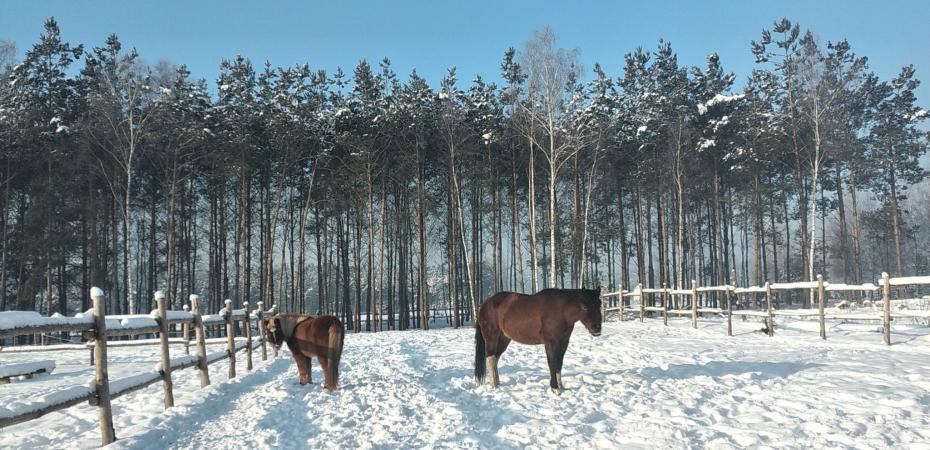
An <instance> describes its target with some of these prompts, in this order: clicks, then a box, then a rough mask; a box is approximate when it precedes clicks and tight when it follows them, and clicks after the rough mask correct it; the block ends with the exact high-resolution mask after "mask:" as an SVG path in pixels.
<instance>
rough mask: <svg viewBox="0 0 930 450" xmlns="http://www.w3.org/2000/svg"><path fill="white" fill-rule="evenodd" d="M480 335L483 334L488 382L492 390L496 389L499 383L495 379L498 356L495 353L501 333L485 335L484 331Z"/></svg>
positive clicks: (492, 332)
mask: <svg viewBox="0 0 930 450" xmlns="http://www.w3.org/2000/svg"><path fill="white" fill-rule="evenodd" d="M482 334H484V348H485V354H486V355H487V357H486V358H487V365H488V375H489V377H488V378H490V380H489V382H490V383H491V387H492V388H496V387H497V385H498V384H499V382H500V380H499V379H498V378H497V359H498V356H499V355H498V353H497V346H498V343H499V342H500V339H501V338H502V337H503V333H501V332H500V330H493V331H491V332H489V333H485V330H482Z"/></svg>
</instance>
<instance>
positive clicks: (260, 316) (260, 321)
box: [258, 302, 268, 361]
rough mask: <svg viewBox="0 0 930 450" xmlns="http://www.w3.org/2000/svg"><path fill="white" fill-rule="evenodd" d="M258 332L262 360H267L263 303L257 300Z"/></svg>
mask: <svg viewBox="0 0 930 450" xmlns="http://www.w3.org/2000/svg"><path fill="white" fill-rule="evenodd" d="M258 334H259V337H260V338H261V339H262V361H267V360H268V348H267V347H266V346H265V303H264V302H258Z"/></svg>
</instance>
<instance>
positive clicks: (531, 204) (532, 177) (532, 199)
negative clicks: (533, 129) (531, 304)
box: [527, 139, 538, 292]
mask: <svg viewBox="0 0 930 450" xmlns="http://www.w3.org/2000/svg"><path fill="white" fill-rule="evenodd" d="M528 187H529V192H528V194H527V200H528V206H527V209H529V211H528V213H529V216H530V277H531V280H530V285H531V286H532V288H533V292H536V291H537V290H538V285H537V284H536V283H537V276H536V268H537V267H538V263H537V259H536V155H535V153H534V146H533V141H532V139H531V140H530V157H529V186H528Z"/></svg>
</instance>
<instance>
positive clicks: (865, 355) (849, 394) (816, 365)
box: [0, 318, 930, 449]
mask: <svg viewBox="0 0 930 450" xmlns="http://www.w3.org/2000/svg"><path fill="white" fill-rule="evenodd" d="M784 323H785V322H779V324H784ZM759 327H760V323H759V322H751V321H750V322H743V321H738V320H735V321H734V328H735V331H736V333H737V335H736V336H735V337H727V336H726V335H725V324H724V323H723V322H714V321H710V320H702V322H701V328H700V329H699V330H692V329H691V328H690V327H689V319H686V318H684V319H674V320H671V321H670V326H669V327H664V326H662V324H661V321H658V320H647V321H646V323H640V322H639V321H627V322H623V323H617V322H611V323H605V325H604V333H603V335H602V336H601V337H598V338H595V337H592V336H590V335H588V334H587V332H586V331H584V329H583V328H582V327H581V326H578V327H576V329H575V334H574V336H573V338H572V342H571V345H570V346H569V350H568V353H567V355H566V358H565V367H564V369H563V378H564V381H565V385H566V389H567V390H566V391H565V392H564V393H563V394H562V395H561V396H556V395H554V394H551V393H549V391H548V375H547V371H546V363H545V355H544V352H543V349H542V348H541V347H527V346H521V345H518V344H512V345H511V347H510V349H509V350H508V351H507V353H505V354H504V356H503V358H502V360H501V369H500V373H501V382H502V385H501V387H500V388H499V389H497V390H491V389H489V388H487V387H482V388H478V389H476V388H475V385H474V381H473V379H472V370H473V368H472V362H473V359H474V356H473V355H474V353H473V352H474V341H473V339H474V331H473V329H471V328H467V329H461V330H451V329H441V330H434V331H428V332H423V331H404V332H384V333H377V334H365V333H363V334H357V335H356V334H350V335H349V336H347V338H346V342H345V348H346V350H345V354H344V356H343V363H342V374H341V386H340V389H339V390H337V391H336V392H334V393H328V392H326V391H325V390H323V389H322V386H321V381H322V373H321V372H320V369H319V367H318V366H317V365H316V364H315V363H314V371H313V377H314V382H315V384H313V385H310V386H300V385H298V384H297V374H296V369H295V367H294V365H293V363H292V362H291V359H290V357H289V355H288V354H287V353H286V352H285V353H283V354H282V355H281V356H280V357H279V359H277V360H273V361H271V360H269V362H267V363H264V364H262V363H258V364H256V369H255V370H254V371H253V372H252V373H250V374H246V372H245V370H244V367H243V366H244V365H243V364H241V363H240V365H239V366H238V368H239V372H240V374H242V375H243V376H240V377H239V378H237V379H235V380H232V381H227V380H226V376H225V373H226V369H225V363H223V362H221V363H217V364H215V365H213V366H211V367H210V374H211V378H212V381H213V382H214V385H213V386H211V387H209V388H206V389H200V388H199V386H198V381H197V375H196V372H195V371H194V370H193V369H187V370H184V371H179V372H175V374H174V379H175V396H176V405H177V406H175V407H174V408H172V409H171V410H169V411H167V412H163V410H162V401H161V386H160V384H158V383H156V384H155V385H153V386H150V387H148V388H146V389H143V390H141V391H138V392H135V393H132V394H129V395H127V396H125V397H121V398H119V399H116V400H115V401H114V407H115V410H114V416H115V417H114V418H115V424H116V434H117V437H118V438H119V439H120V440H119V441H117V442H116V443H115V444H113V447H115V448H122V449H149V448H184V449H204V448H220V449H231V448H255V449H261V448H396V447H404V448H431V447H454V448H495V449H496V448H527V447H529V448H555V447H560V448H618V447H622V448H637V447H640V448H694V447H711V448H743V447H747V446H748V447H777V448H812V447H813V448H852V447H854V448H900V447H911V448H930V444H928V443H930V330H928V329H927V328H925V327H904V326H896V327H895V333H894V334H893V339H894V341H895V342H896V344H895V345H893V346H891V347H887V346H885V345H883V344H882V342H881V335H880V333H879V327H878V326H875V325H836V324H832V325H829V327H830V328H829V329H828V336H829V340H828V341H821V340H820V339H819V337H818V335H817V324H816V322H800V321H795V322H790V323H788V324H787V325H786V326H784V327H782V328H778V329H777V331H778V333H777V334H776V336H775V337H773V338H770V337H767V336H764V335H761V334H757V333H754V332H753V331H754V330H756V329H758V328H759ZM175 348H178V349H179V348H180V347H179V346H175ZM73 353H78V354H80V356H81V357H80V358H76V356H68V357H65V358H60V356H63V355H69V354H68V353H60V354H57V355H56V356H55V358H56V363H57V364H58V367H57V368H56V369H55V372H53V374H52V375H42V376H39V377H37V378H35V379H34V380H30V381H22V382H18V383H13V384H10V385H5V386H0V402H3V401H5V400H6V399H8V398H10V396H16V395H29V394H28V393H30V392H35V391H36V390H37V389H43V387H44V386H47V385H54V384H55V383H65V382H67V380H74V379H75V378H74V375H75V374H77V373H79V374H80V375H81V377H82V378H81V380H82V381H81V382H83V380H84V379H88V374H89V373H90V372H89V370H90V368H89V367H90V366H87V354H86V353H85V352H72V353H71V354H70V355H73ZM175 353H176V354H177V353H179V352H178V351H175ZM50 355H52V354H49V353H45V354H36V355H34V356H35V359H51V358H50ZM111 356H112V358H113V359H114V360H115V362H114V363H112V365H111V370H110V375H111V377H113V378H118V377H119V376H120V375H121V372H122V371H126V372H125V373H124V374H126V375H129V374H132V371H131V369H133V368H135V369H136V370H140V371H141V370H151V368H152V367H153V365H154V364H155V363H156V362H157V361H158V357H157V347H151V348H138V347H136V348H119V349H115V350H113V351H111ZM30 357H31V356H30ZM59 358H60V359H59ZM68 358H73V359H75V360H74V361H71V362H70V363H69V362H68ZM11 359H15V360H17V361H22V360H23V359H24V356H23V355H6V356H4V355H2V354H0V363H2V362H3V361H9V360H11ZM78 359H79V360H78ZM240 361H241V359H240ZM121 362H122V363H123V364H121ZM72 366H73V367H72ZM69 367H71V369H69ZM69 373H71V374H72V375H68V374H69ZM96 418H97V413H96V409H95V408H93V407H89V406H86V405H79V406H75V407H73V408H70V409H68V410H65V411H63V412H59V413H53V414H50V415H48V416H45V417H43V418H40V419H38V420H34V421H31V422H27V423H25V424H20V425H17V426H14V427H10V428H7V429H3V430H0V448H74V447H93V446H95V445H98V444H99V436H98V431H97V421H96Z"/></svg>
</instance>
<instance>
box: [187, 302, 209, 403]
mask: <svg viewBox="0 0 930 450" xmlns="http://www.w3.org/2000/svg"><path fill="white" fill-rule="evenodd" d="M198 299H199V297H198V296H197V295H195V294H191V296H190V300H191V314H192V315H193V316H194V341H195V345H196V346H197V368H198V369H200V387H205V386H209V385H210V369H209V366H208V365H207V344H206V341H205V339H204V329H203V317H202V316H201V315H200V307H199V306H198V305H197V300H198Z"/></svg>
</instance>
